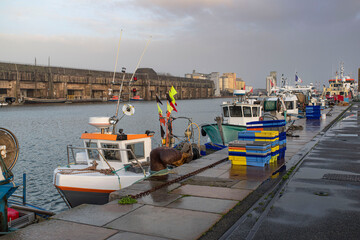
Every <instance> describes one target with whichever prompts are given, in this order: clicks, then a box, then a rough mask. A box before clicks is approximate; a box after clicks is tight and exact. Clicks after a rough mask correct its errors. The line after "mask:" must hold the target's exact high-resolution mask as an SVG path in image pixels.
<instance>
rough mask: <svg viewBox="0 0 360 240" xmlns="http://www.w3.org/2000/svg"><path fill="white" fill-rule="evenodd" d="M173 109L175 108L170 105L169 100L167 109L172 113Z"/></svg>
mask: <svg viewBox="0 0 360 240" xmlns="http://www.w3.org/2000/svg"><path fill="white" fill-rule="evenodd" d="M172 110H173V108H172V107H171V106H170V104H169V102H167V111H168V112H169V113H171V111H172Z"/></svg>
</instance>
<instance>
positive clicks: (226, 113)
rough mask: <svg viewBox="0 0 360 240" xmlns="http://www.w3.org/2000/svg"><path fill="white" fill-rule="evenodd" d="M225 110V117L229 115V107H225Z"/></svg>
mask: <svg viewBox="0 0 360 240" xmlns="http://www.w3.org/2000/svg"><path fill="white" fill-rule="evenodd" d="M223 111H224V117H229V109H228V107H227V106H226V107H223Z"/></svg>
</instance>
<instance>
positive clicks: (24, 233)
mask: <svg viewBox="0 0 360 240" xmlns="http://www.w3.org/2000/svg"><path fill="white" fill-rule="evenodd" d="M355 106H356V107H357V105H355ZM346 109H347V107H344V106H335V107H334V108H333V110H332V111H331V113H332V115H331V116H327V117H326V119H322V120H306V119H299V120H297V121H296V123H295V124H296V125H302V126H303V127H304V129H303V130H299V131H294V134H295V135H299V137H288V138H287V144H286V147H287V150H286V155H285V162H284V163H282V162H279V163H278V164H277V165H275V166H271V167H269V166H267V167H265V168H261V167H246V166H234V167H232V166H231V163H230V161H225V162H222V163H220V164H218V165H216V166H214V167H212V168H209V169H207V170H205V171H202V172H201V173H199V174H197V175H195V176H192V177H190V178H187V179H185V180H183V181H181V182H177V183H174V184H171V185H169V186H167V187H163V188H161V189H159V190H157V191H154V192H152V193H151V194H149V195H147V196H144V197H141V198H139V199H138V203H136V204H133V205H119V204H118V203H117V202H118V199H119V198H121V197H122V196H126V195H128V194H132V195H135V194H138V193H141V192H144V191H146V190H148V189H151V188H153V187H156V186H159V185H161V184H163V183H164V182H166V181H169V180H172V179H175V178H177V177H179V176H183V175H186V174H188V173H191V172H193V171H196V170H198V169H201V168H203V167H206V166H208V165H210V164H213V163H216V162H219V161H221V160H223V159H227V157H228V153H227V149H224V150H221V151H218V152H215V153H213V154H211V155H208V156H205V157H203V158H201V159H198V160H196V161H193V162H191V163H189V164H186V165H182V166H180V167H178V168H176V169H173V171H172V173H171V174H169V176H168V179H167V180H145V181H142V182H139V183H136V184H134V185H132V186H130V187H128V188H125V189H123V190H120V191H116V192H113V193H112V194H111V195H110V198H111V200H112V201H111V202H110V203H108V204H106V205H89V204H84V205H81V206H78V207H76V208H73V209H71V210H68V211H65V212H62V213H60V214H57V215H56V216H54V217H52V220H50V221H44V222H41V223H39V224H33V225H31V226H29V227H27V228H25V229H21V230H19V231H16V232H14V233H12V234H9V235H6V236H4V237H3V239H47V238H49V237H50V236H51V237H50V238H51V239H198V238H204V239H219V238H220V237H221V236H223V234H224V233H226V231H227V230H228V228H229V227H231V226H233V225H234V224H236V221H237V220H238V219H239V218H242V217H243V218H244V217H246V214H247V211H248V209H249V208H251V207H253V205H254V204H255V203H256V202H257V201H258V199H260V198H261V197H262V196H263V195H264V193H266V192H267V191H269V190H271V189H272V188H273V187H274V185H276V184H278V183H279V182H280V180H281V179H282V175H283V174H284V172H278V173H277V170H279V169H280V170H284V168H285V167H284V164H285V166H286V168H287V169H291V168H292V167H295V166H298V165H297V164H298V163H299V162H301V161H303V160H304V159H305V158H306V156H307V155H308V154H309V152H311V154H312V152H313V151H316V150H313V148H314V146H316V144H319V145H321V144H322V142H323V141H324V138H323V136H325V132H326V131H327V130H328V126H329V124H330V123H331V124H334V123H335V121H337V120H338V117H339V115H341V114H342V113H343V111H344V110H346ZM325 111H329V110H325ZM348 111H349V110H348ZM356 114H358V112H356ZM342 122H344V121H342ZM340 123H341V122H340ZM354 124H355V125H356V127H357V128H359V124H360V123H359V121H357V122H354ZM343 127H345V128H346V124H345V126H343ZM340 128H341V126H340ZM346 129H347V128H346ZM348 131H352V130H350V129H349V130H348ZM331 132H332V133H333V134H335V135H336V134H348V132H347V131H340V132H339V133H338V132H336V130H332V131H331ZM350 133H352V132H350ZM357 134H358V133H357ZM339 142H340V143H342V140H341V139H340V138H334V139H333V141H332V143H331V145H323V148H324V149H325V150H324V151H328V152H329V154H327V158H335V157H336V158H338V157H339V155H338V154H331V151H332V149H331V148H332V145H334V146H336V145H337V144H338V143H339ZM356 151H359V149H357V150H356ZM356 154H359V153H358V152H356ZM345 155H346V156H353V155H354V152H352V151H346V152H344V153H343V155H342V156H344V157H345ZM335 168H336V167H335ZM306 171H307V170H306V169H304V172H305V173H306ZM274 173H275V174H274ZM298 184H300V185H301V183H298ZM357 204H358V203H357ZM341 207H342V206H341V204H338V206H335V205H334V206H333V208H335V209H336V208H341ZM234 213H235V214H234ZM288 214H290V217H291V213H289V212H288ZM310 217H311V216H310ZM314 219H315V217H314ZM314 219H311V220H314ZM357 219H358V218H357ZM308 220H310V219H308ZM352 221H356V218H354V219H353V220H352ZM273 224H275V223H273ZM357 224H358V223H357ZM275 225H276V224H275ZM234 226H235V225H234ZM329 227H330V226H329ZM274 228H276V227H274ZM250 229H251V228H250ZM261 230H262V231H260V232H259V234H260V235H258V236H259V239H261V236H265V235H261V234H262V233H263V234H266V231H270V230H269V229H267V228H264V229H261ZM303 231H304V230H303ZM356 231H357V229H356ZM205 233H206V234H205ZM234 233H235V231H232V232H231V233H229V234H228V235H227V236H229V237H230V238H231V236H233V237H234V236H236V235H231V234H234ZM276 233H279V234H281V232H279V231H277V232H275V233H274V236H276ZM266 236H267V235H266ZM289 236H290V235H287V237H289ZM278 237H279V236H278ZM294 237H295V236H292V235H291V238H294ZM299 237H300V235H299ZM289 238H290V237H289ZM224 239H226V238H224ZM233 239H239V238H238V236H237V237H235V238H233Z"/></svg>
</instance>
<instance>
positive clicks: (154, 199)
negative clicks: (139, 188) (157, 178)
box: [137, 191, 182, 207]
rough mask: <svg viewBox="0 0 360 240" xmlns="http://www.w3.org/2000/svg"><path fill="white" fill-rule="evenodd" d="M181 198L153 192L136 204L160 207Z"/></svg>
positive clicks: (176, 195) (178, 195) (177, 195)
mask: <svg viewBox="0 0 360 240" xmlns="http://www.w3.org/2000/svg"><path fill="white" fill-rule="evenodd" d="M181 197H182V196H181V195H180V194H168V193H165V192H162V191H155V192H152V193H150V194H149V195H146V196H144V197H142V198H139V199H137V200H138V203H141V204H147V205H153V206H159V207H162V206H166V205H168V204H170V203H172V202H174V201H175V200H176V199H178V198H181Z"/></svg>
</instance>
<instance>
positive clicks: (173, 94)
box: [169, 86, 177, 106]
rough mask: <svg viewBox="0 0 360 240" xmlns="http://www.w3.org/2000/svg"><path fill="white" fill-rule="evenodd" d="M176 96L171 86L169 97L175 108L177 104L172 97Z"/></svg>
mask: <svg viewBox="0 0 360 240" xmlns="http://www.w3.org/2000/svg"><path fill="white" fill-rule="evenodd" d="M176 94H177V91H176V90H175V88H174V86H171V89H170V91H169V96H170V98H171V102H172V103H173V104H175V106H177V103H176V101H175V98H174V96H175V95H176Z"/></svg>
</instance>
